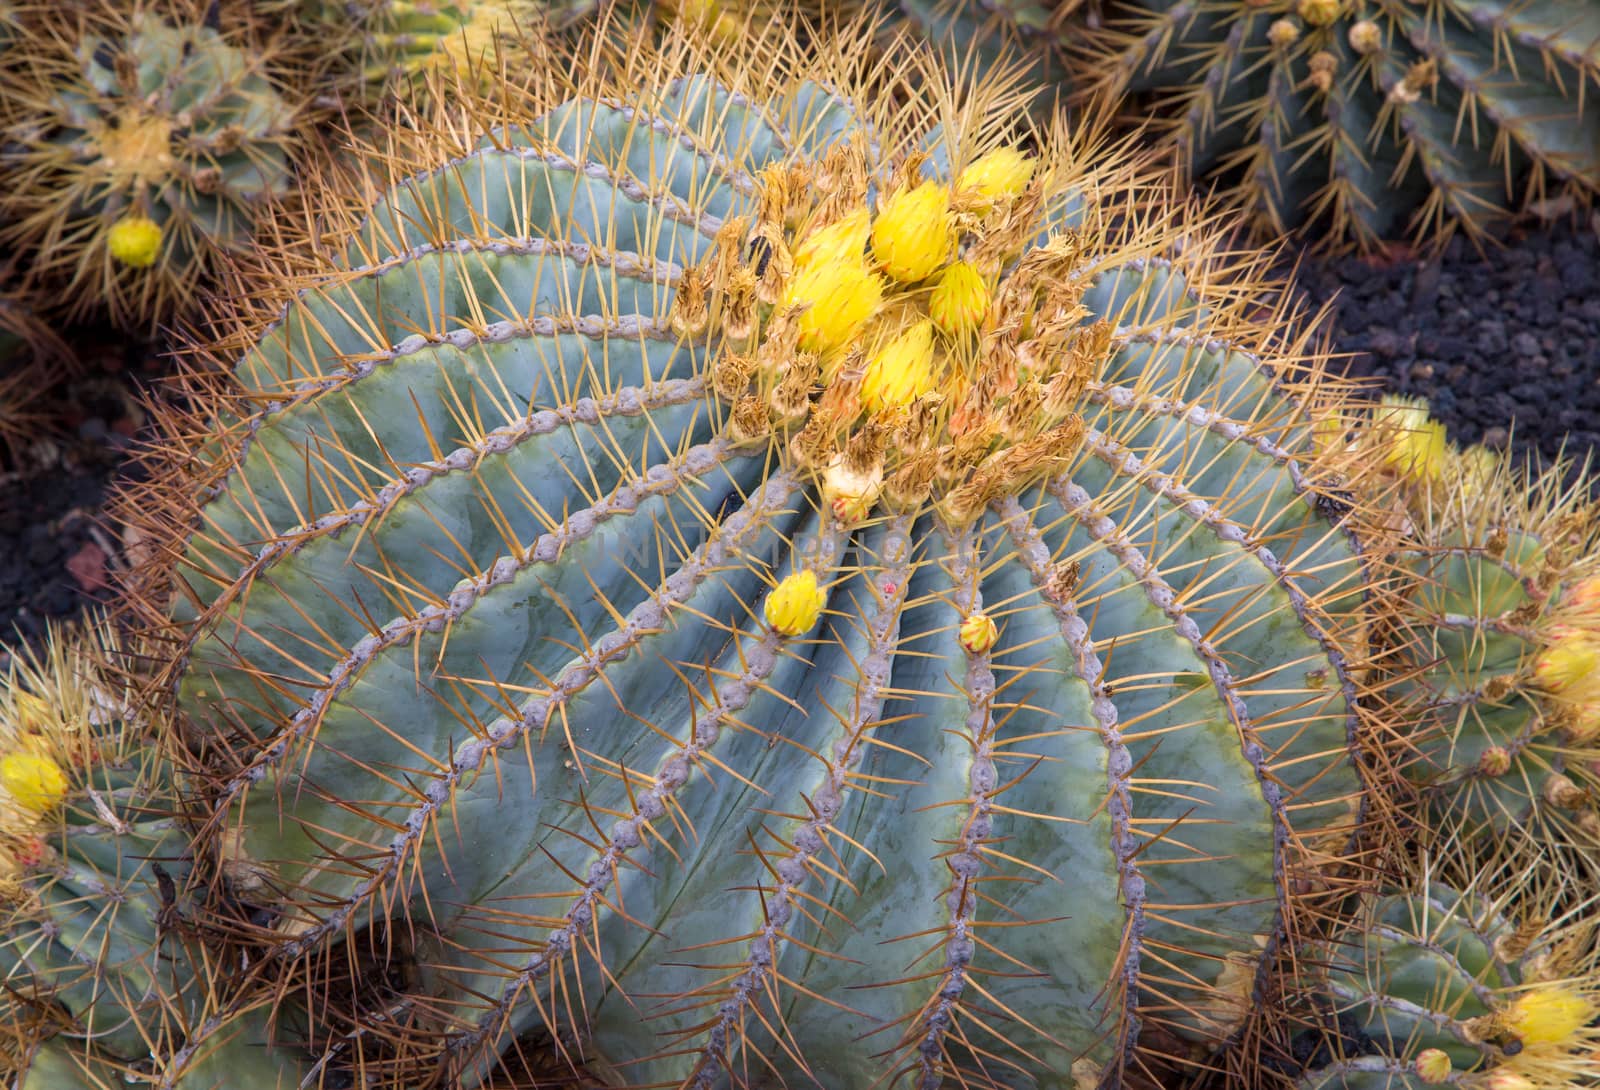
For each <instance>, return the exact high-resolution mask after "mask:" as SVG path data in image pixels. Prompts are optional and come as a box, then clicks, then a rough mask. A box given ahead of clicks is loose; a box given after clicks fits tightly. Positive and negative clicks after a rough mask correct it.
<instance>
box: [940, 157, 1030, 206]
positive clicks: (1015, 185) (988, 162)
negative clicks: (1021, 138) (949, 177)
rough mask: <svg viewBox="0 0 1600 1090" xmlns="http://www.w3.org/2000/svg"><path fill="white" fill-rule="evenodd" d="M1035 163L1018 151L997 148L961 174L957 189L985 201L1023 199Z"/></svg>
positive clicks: (974, 161)
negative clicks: (1021, 197)
mask: <svg viewBox="0 0 1600 1090" xmlns="http://www.w3.org/2000/svg"><path fill="white" fill-rule="evenodd" d="M1034 165H1035V160H1034V159H1033V157H1032V156H1028V155H1024V154H1022V152H1020V151H1018V150H1017V149H1016V148H996V149H995V150H994V151H991V152H990V153H989V154H988V155H984V156H981V157H979V158H977V159H974V160H973V161H972V162H971V163H969V164H968V165H967V168H966V169H965V170H963V171H962V172H961V177H960V178H959V179H957V181H956V188H958V189H960V190H962V191H963V192H964V193H975V194H976V195H977V196H979V197H981V198H983V199H984V200H986V201H989V202H991V203H992V202H994V201H1000V200H1012V199H1014V198H1016V197H1020V196H1022V191H1023V190H1025V189H1027V188H1028V183H1029V182H1030V181H1031V180H1032V179H1033V168H1034Z"/></svg>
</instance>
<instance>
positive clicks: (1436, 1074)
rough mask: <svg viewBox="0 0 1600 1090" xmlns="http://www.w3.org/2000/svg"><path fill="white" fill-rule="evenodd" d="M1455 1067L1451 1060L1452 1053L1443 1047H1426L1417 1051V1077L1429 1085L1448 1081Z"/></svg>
mask: <svg viewBox="0 0 1600 1090" xmlns="http://www.w3.org/2000/svg"><path fill="white" fill-rule="evenodd" d="M1453 1069H1454V1065H1453V1064H1452V1063H1451V1062H1450V1054H1449V1053H1448V1052H1446V1051H1445V1050H1444V1049H1442V1048H1425V1049H1423V1050H1422V1051H1421V1052H1419V1053H1417V1060H1416V1071H1417V1078H1419V1079H1421V1080H1422V1081H1423V1082H1425V1083H1427V1084H1428V1085H1429V1086H1436V1085H1438V1084H1439V1083H1442V1082H1448V1081H1449V1079H1450V1073H1451V1071H1452V1070H1453Z"/></svg>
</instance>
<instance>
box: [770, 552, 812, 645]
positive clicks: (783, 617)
mask: <svg viewBox="0 0 1600 1090" xmlns="http://www.w3.org/2000/svg"><path fill="white" fill-rule="evenodd" d="M824 600H825V598H824V595H823V593H822V588H821V587H819V586H818V585H817V574H816V572H813V571H811V570H810V569H809V568H802V569H801V570H800V571H797V572H795V573H794V574H792V575H790V576H788V577H787V578H785V579H784V580H783V582H781V583H779V584H778V585H777V586H776V587H774V588H773V590H772V593H771V594H769V595H767V605H766V611H765V612H766V616H767V623H768V624H770V625H771V626H772V627H773V628H774V629H776V630H777V631H778V632H779V633H781V634H782V635H785V636H799V635H801V634H803V633H806V632H809V631H811V629H812V627H813V626H814V625H815V624H816V623H817V618H818V617H820V616H822V604H823V602H824Z"/></svg>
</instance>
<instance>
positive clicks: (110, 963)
mask: <svg viewBox="0 0 1600 1090" xmlns="http://www.w3.org/2000/svg"><path fill="white" fill-rule="evenodd" d="M9 661H10V665H9V669H8V672H7V674H6V676H5V677H3V678H0V900H3V904H0V919H3V924H4V926H3V931H0V935H3V938H0V974H3V979H4V1000H3V1003H0V1027H3V1029H4V1033H3V1035H0V1040H3V1042H4V1044H3V1050H4V1053H5V1056H6V1058H7V1059H8V1060H9V1061H10V1062H9V1064H8V1066H9V1067H11V1068H12V1069H13V1070H18V1071H19V1072H20V1073H19V1075H18V1079H17V1082H16V1083H15V1085H16V1086H17V1087H18V1088H19V1090H67V1088H77V1087H95V1088H102V1087H103V1088H107V1090H109V1088H110V1087H113V1086H128V1085H144V1084H160V1085H165V1086H173V1087H182V1088H184V1090H208V1088H210V1087H213V1086H215V1085H217V1084H218V1082H219V1078H220V1076H221V1074H222V1073H223V1072H224V1071H225V1070H226V1071H228V1072H229V1073H230V1074H231V1075H237V1076H238V1077H239V1078H240V1079H242V1080H243V1081H244V1083H245V1084H246V1085H250V1086H261V1087H273V1088H274V1090H289V1087H291V1086H294V1085H297V1084H298V1081H299V1076H298V1074H297V1075H296V1076H295V1078H294V1079H293V1080H290V1079H288V1078H287V1077H286V1074H287V1070H288V1069H289V1068H287V1067H286V1066H285V1065H286V1063H287V1061H288V1059H289V1058H291V1057H292V1053H289V1052H284V1053H283V1054H282V1056H281V1057H280V1055H279V1051H278V1050H276V1049H267V1048H263V1047H262V1041H263V1040H266V1039H268V1037H267V1034H266V1031H265V1027H264V1026H263V1025H262V1024H261V1019H260V1016H259V1015H257V1016H254V1017H251V1018H249V1019H248V1022H249V1024H248V1026H246V1020H247V1019H245V1018H244V1017H240V1018H229V1019H224V1020H219V1021H220V1022H221V1023H223V1024H225V1025H226V1027H227V1030H228V1032H227V1033H226V1034H224V1033H220V1032H219V1033H217V1034H216V1040H215V1041H203V1040H201V1039H199V1038H198V1037H197V1036H196V1035H195V1034H192V1033H190V1032H189V1030H190V1028H191V1027H197V1026H199V1025H200V1024H201V1023H202V1021H203V1019H204V1017H205V1015H206V1014H207V1013H208V1010H207V1006H208V1004H209V1003H211V1002H212V1001H213V1000H214V999H215V997H216V996H218V995H220V994H222V993H221V992H220V991H219V990H218V989H215V988H213V987H212V982H211V981H210V980H209V979H207V978H206V974H207V972H208V970H210V969H213V968H215V966H208V965H207V963H206V962H205V961H204V960H203V959H202V960H201V961H199V962H191V961H190V959H189V957H188V954H187V952H186V950H185V942H186V940H187V939H192V937H193V936H192V935H186V930H187V928H186V921H185V909H186V903H185V901H184V899H183V893H184V887H185V873H186V870H187V856H188V850H187V849H188V840H189V832H188V830H187V829H186V828H185V827H184V826H183V825H182V823H181V822H180V821H178V820H177V819H176V806H175V799H174V797H173V792H172V787H173V785H172V781H171V779H170V776H168V775H166V773H165V771H164V769H163V767H162V764H161V762H159V760H158V759H156V757H155V754H157V753H158V752H159V750H158V748H157V747H156V746H154V745H152V742H153V738H152V733H151V727H152V724H151V722H150V721H149V718H148V716H147V714H146V713H145V711H144V710H143V709H144V708H145V706H146V705H145V704H144V703H143V702H142V700H141V696H142V693H141V688H140V686H139V685H138V684H137V682H136V677H137V673H138V671H139V670H140V669H141V667H142V665H143V664H142V662H141V661H140V656H139V654H138V653H137V651H136V649H128V648H124V647H122V646H121V645H120V642H119V637H118V636H117V635H116V633H115V631H114V630H113V629H112V628H111V627H110V626H109V625H106V624H104V623H101V622H93V623H90V624H88V625H86V626H85V627H84V628H82V629H78V630H52V632H51V633H50V637H49V639H48V640H47V641H46V642H45V643H44V645H43V646H42V647H41V648H40V649H39V650H37V651H34V650H31V649H28V648H19V649H15V650H13V652H12V653H11V655H10V656H9ZM219 1028H220V1027H219ZM247 1028H248V1029H249V1030H250V1031H251V1032H252V1034H253V1037H252V1039H251V1040H250V1041H249V1042H248V1045H247V1046H245V1042H242V1041H239V1040H238V1038H239V1037H240V1036H241V1034H242V1032H243V1031H244V1030H245V1029H247ZM241 1046H245V1047H241ZM224 1057H226V1060H225V1062H224ZM280 1068H281V1069H283V1070H284V1072H285V1078H284V1080H283V1081H282V1082H281V1083H279V1082H276V1081H274V1080H273V1079H269V1078H261V1077H259V1076H260V1075H261V1074H262V1072H263V1071H270V1070H277V1069H280Z"/></svg>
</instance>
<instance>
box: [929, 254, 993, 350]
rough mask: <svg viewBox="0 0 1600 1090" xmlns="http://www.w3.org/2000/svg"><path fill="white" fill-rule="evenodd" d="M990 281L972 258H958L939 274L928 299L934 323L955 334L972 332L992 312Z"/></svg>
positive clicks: (946, 331)
mask: <svg viewBox="0 0 1600 1090" xmlns="http://www.w3.org/2000/svg"><path fill="white" fill-rule="evenodd" d="M989 303H990V294H989V285H987V284H985V283H984V282H983V276H982V275H981V274H980V273H979V272H978V270H977V268H976V267H974V266H973V265H972V263H971V262H969V261H957V262H955V263H954V264H952V265H951V266H950V267H949V268H947V269H945V271H944V272H943V273H941V274H940V276H939V282H938V283H936V284H935V285H934V286H933V294H932V295H931V296H930V297H929V299H928V315H929V317H931V318H932V319H933V324H934V325H936V326H938V327H939V328H940V329H941V330H943V331H944V332H945V333H947V334H949V335H950V336H952V337H955V336H959V335H961V334H965V333H971V332H972V331H973V330H975V329H977V328H978V323H980V322H982V321H983V319H984V316H985V315H986V314H988V313H989Z"/></svg>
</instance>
